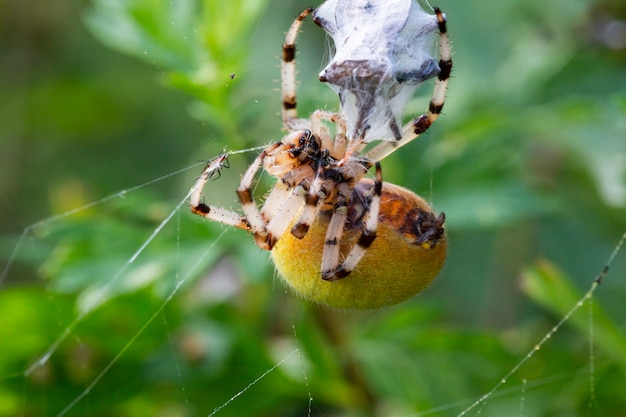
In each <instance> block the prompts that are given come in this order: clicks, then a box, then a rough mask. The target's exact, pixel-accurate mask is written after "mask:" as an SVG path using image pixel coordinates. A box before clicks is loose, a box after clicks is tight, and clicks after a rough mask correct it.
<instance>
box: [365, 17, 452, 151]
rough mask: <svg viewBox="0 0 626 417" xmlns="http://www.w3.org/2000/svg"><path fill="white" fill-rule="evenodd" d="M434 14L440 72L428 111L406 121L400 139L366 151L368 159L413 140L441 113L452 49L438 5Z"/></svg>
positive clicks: (449, 71) (449, 70)
mask: <svg viewBox="0 0 626 417" xmlns="http://www.w3.org/2000/svg"><path fill="white" fill-rule="evenodd" d="M435 14H436V16H437V21H438V23H439V68H440V72H439V76H438V77H437V80H436V81H435V90H434V91H433V97H432V99H431V100H430V104H429V106H428V112H427V113H426V114H422V115H421V116H419V117H417V118H416V119H414V120H413V121H411V122H409V123H407V124H406V125H405V126H404V127H403V128H402V138H401V139H400V140H397V141H388V142H383V143H381V144H380V145H378V146H376V147H374V148H372V149H371V150H370V151H369V152H367V154H366V155H365V157H366V158H368V159H370V160H374V161H380V160H381V159H383V158H385V157H386V156H387V155H389V154H391V153H393V152H394V151H395V150H396V149H398V148H400V147H401V146H404V145H406V144H407V143H409V142H411V141H413V140H415V139H416V138H418V137H419V136H420V135H421V134H422V133H424V132H425V131H426V130H428V128H429V127H430V126H431V125H432V124H433V123H435V121H436V120H437V118H438V117H439V114H441V110H442V109H443V105H444V101H445V97H446V89H447V88H448V79H449V78H450V73H451V72H452V51H451V48H450V40H449V39H448V31H447V28H446V19H445V17H444V16H443V13H442V12H441V10H440V9H439V8H438V7H435Z"/></svg>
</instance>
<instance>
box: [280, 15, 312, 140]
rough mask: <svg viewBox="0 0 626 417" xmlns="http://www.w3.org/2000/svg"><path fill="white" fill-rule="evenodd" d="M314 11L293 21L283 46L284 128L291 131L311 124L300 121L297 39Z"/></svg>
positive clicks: (304, 120)
mask: <svg viewBox="0 0 626 417" xmlns="http://www.w3.org/2000/svg"><path fill="white" fill-rule="evenodd" d="M312 11H313V8H308V9H305V10H304V11H302V13H300V14H299V15H298V17H296V20H294V21H293V23H292V24H291V26H290V27H289V30H288V31H287V36H286V37H285V43H284V44H283V57H282V61H281V86H282V96H283V109H282V118H283V125H284V127H285V128H286V129H287V130H289V131H291V130H304V129H308V126H309V122H308V120H306V119H298V111H297V109H296V107H297V100H296V38H297V37H298V31H299V30H300V26H301V25H302V21H303V20H304V19H305V18H306V17H307V16H308V15H309V14H310V13H311V12H312Z"/></svg>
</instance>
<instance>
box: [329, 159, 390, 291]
mask: <svg viewBox="0 0 626 417" xmlns="http://www.w3.org/2000/svg"><path fill="white" fill-rule="evenodd" d="M382 191H383V174H382V169H381V167H380V163H379V162H376V180H375V181H374V192H373V195H372V201H371V203H370V205H369V209H368V212H367V218H366V219H367V220H366V221H365V224H364V225H363V230H362V231H361V235H360V236H359V239H358V240H357V242H356V244H355V245H354V246H353V247H352V249H351V250H350V253H348V256H347V257H346V259H345V260H344V261H343V263H341V264H340V265H339V266H337V268H336V270H335V275H334V279H340V278H345V277H346V276H348V275H349V274H350V272H352V271H353V270H354V268H355V267H356V266H357V265H358V263H359V261H360V260H361V258H363V255H365V253H366V252H367V250H368V249H369V247H370V246H371V245H372V243H373V242H374V239H376V229H377V228H378V212H379V210H380V196H381V194H382Z"/></svg>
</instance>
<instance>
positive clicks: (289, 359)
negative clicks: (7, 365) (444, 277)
mask: <svg viewBox="0 0 626 417" xmlns="http://www.w3.org/2000/svg"><path fill="white" fill-rule="evenodd" d="M258 150H259V148H250V149H245V150H241V151H237V152H233V154H236V153H246V152H253V151H258ZM192 168H196V169H197V168H198V164H194V165H191V166H189V167H185V168H183V169H181V170H178V171H175V172H172V173H170V174H167V175H164V176H162V177H159V178H156V179H154V180H151V181H148V182H145V183H143V184H140V185H138V186H135V187H131V188H128V189H125V190H122V191H120V192H118V193H115V194H112V195H110V196H107V197H104V198H102V199H100V200H97V201H94V202H91V203H89V204H87V205H85V206H82V207H79V208H77V209H74V210H70V211H68V212H66V213H63V214H62V215H59V216H52V217H49V218H47V219H43V220H41V221H39V222H36V223H34V224H32V225H30V226H28V227H26V228H25V229H24V232H23V233H22V235H21V237H20V239H19V241H18V243H17V245H16V247H15V249H14V251H13V252H12V255H11V257H10V259H9V262H8V263H7V264H6V265H5V267H4V269H3V273H2V276H1V277H0V278H2V279H3V280H4V279H5V278H6V277H7V275H8V274H10V272H11V267H12V264H13V261H14V260H15V259H16V257H17V255H18V254H19V252H20V251H21V250H24V248H23V245H24V244H25V242H26V239H27V238H28V237H29V235H30V234H32V233H33V232H34V231H36V230H37V229H38V228H41V227H43V226H50V224H52V223H56V222H59V221H60V220H62V219H66V218H68V217H71V216H74V215H76V214H78V213H80V212H82V211H84V210H87V209H91V208H93V207H94V206H98V205H101V204H106V203H107V202H109V201H111V200H114V199H119V198H123V197H124V196H127V195H128V194H131V193H133V192H136V191H137V190H139V189H141V188H144V187H147V186H150V185H152V184H154V183H156V182H159V181H162V180H165V179H168V178H170V177H172V176H175V175H179V174H181V173H183V172H185V171H187V170H189V169H192ZM188 197H189V194H187V195H185V196H184V197H183V198H182V199H181V200H179V202H178V203H177V204H175V205H174V206H173V208H172V209H171V211H170V212H169V213H168V214H167V215H166V216H165V217H164V219H163V221H162V222H161V223H159V224H158V226H156V227H155V228H154V229H153V230H152V232H151V233H150V234H149V236H148V237H147V238H145V240H143V242H142V244H141V245H140V246H139V247H138V249H137V250H136V251H134V252H132V253H131V254H130V255H129V257H128V259H127V260H126V261H125V262H124V263H123V265H122V266H121V267H120V268H119V269H118V270H117V271H116V272H114V273H113V274H112V275H111V276H110V277H109V278H108V279H107V280H106V282H105V287H104V289H103V291H102V292H101V294H106V287H108V286H112V285H114V284H115V281H116V280H118V279H123V276H124V272H125V271H126V269H127V268H129V267H130V266H131V265H132V264H133V263H134V262H135V261H136V260H137V259H139V258H141V257H142V256H144V252H145V251H146V249H147V248H148V247H149V246H150V244H151V243H152V242H153V240H154V239H155V238H157V237H158V236H159V234H161V233H162V231H163V230H164V228H165V227H166V226H168V225H170V224H172V223H174V224H173V226H175V227H176V230H177V233H176V239H177V240H176V251H177V253H178V252H179V251H180V240H181V239H184V238H185V236H184V235H182V232H181V228H180V211H181V208H182V207H183V206H184V204H185V203H186V202H187V199H188ZM176 218H177V219H178V221H174V219H176ZM226 231H227V230H224V231H222V233H221V234H220V235H219V236H218V237H217V238H216V239H215V240H214V241H213V242H210V243H207V245H206V247H205V248H203V251H202V252H201V253H200V255H199V256H198V258H197V259H196V261H195V262H194V263H192V264H191V265H187V266H186V268H182V265H180V264H179V265H178V266H177V271H176V273H175V285H174V287H173V288H172V289H171V291H169V293H168V294H167V295H166V296H165V297H164V299H163V300H162V302H161V303H160V304H159V305H157V306H156V308H155V309H154V310H153V311H151V312H150V314H149V317H148V318H147V319H145V320H144V321H143V322H142V323H141V325H140V327H139V328H138V329H137V330H136V331H135V332H134V333H133V334H132V335H131V336H130V337H128V339H127V341H126V342H125V344H124V345H123V347H121V348H120V349H119V350H118V351H117V353H116V354H115V356H114V357H113V358H112V359H111V360H110V361H108V362H107V363H106V364H104V366H102V368H101V369H100V370H99V371H98V372H97V373H96V374H95V376H93V378H92V379H91V380H90V381H89V382H88V383H87V384H86V385H85V386H84V388H82V390H81V391H80V392H79V393H77V394H76V395H75V397H74V398H73V400H72V401H70V402H69V403H67V404H65V405H64V407H63V408H62V409H61V410H60V411H58V410H49V411H50V413H51V415H55V416H65V415H68V414H70V413H71V412H72V411H73V410H74V409H75V408H76V406H77V405H78V404H79V403H81V402H82V401H85V400H86V399H89V397H90V396H92V395H95V394H93V391H94V388H96V387H97V385H98V384H99V383H100V382H101V381H102V379H103V378H105V377H106V376H107V375H108V374H110V373H111V372H112V371H113V370H114V369H115V368H116V367H120V366H121V365H120V360H121V359H122V358H123V357H124V355H125V354H127V351H128V350H129V348H131V347H132V346H133V345H135V344H137V343H139V342H138V341H139V340H140V339H141V337H142V335H143V334H144V332H145V331H146V329H147V328H148V327H150V326H151V325H153V324H154V322H155V321H156V319H158V318H162V320H163V324H164V327H165V328H166V336H165V337H166V338H167V339H168V341H169V344H170V347H171V349H172V353H171V356H172V358H173V361H174V362H175V363H176V367H177V371H176V372H177V374H178V375H179V376H180V375H181V371H180V369H179V365H178V363H177V353H176V352H175V348H174V345H173V340H174V339H173V337H172V336H171V335H170V334H169V330H167V329H169V328H170V325H168V323H167V319H166V314H165V313H164V309H165V308H166V307H167V305H168V304H170V303H171V302H172V300H173V299H174V298H175V297H177V296H178V294H179V292H180V290H181V288H183V287H184V286H185V285H188V284H189V282H190V281H191V279H192V277H193V276H194V275H197V273H198V269H199V268H201V267H202V266H203V263H202V260H203V259H206V257H207V256H209V254H210V253H211V252H212V251H215V249H216V246H217V245H219V244H220V242H221V240H222V238H223V236H224V234H225V233H226ZM625 239H626V233H625V234H624V235H623V236H622V238H621V239H620V241H619V242H618V243H617V245H616V246H615V248H614V250H613V252H612V253H611V255H610V256H609V259H608V261H607V263H606V265H605V267H604V268H603V269H602V270H601V272H600V273H599V274H598V275H597V277H595V279H594V280H593V281H592V283H591V285H590V287H589V289H588V290H587V292H586V293H585V294H584V295H582V296H581V297H580V298H579V299H577V301H576V302H575V303H573V304H572V305H571V307H570V308H569V310H568V311H567V312H566V313H565V314H564V315H563V316H562V317H561V319H560V320H558V322H556V324H554V325H553V326H552V327H551V328H550V329H549V330H548V331H547V332H546V333H545V334H544V335H543V336H542V337H539V338H537V342H536V343H535V344H534V345H533V347H532V348H531V349H530V350H529V351H528V352H527V353H526V354H525V355H522V356H521V359H519V360H518V361H517V362H513V363H514V365H513V366H512V367H511V368H510V370H509V371H508V372H505V373H504V374H503V375H502V377H501V378H499V379H497V382H496V383H495V384H494V385H493V387H492V388H491V389H488V390H486V391H485V392H484V394H482V395H480V396H479V397H478V398H476V399H474V400H472V399H464V400H459V401H455V402H449V403H446V404H442V405H440V406H437V407H432V408H429V409H426V410H424V411H421V412H419V413H414V414H402V415H407V416H408V415H410V416H425V415H457V416H464V415H468V414H470V413H475V415H481V414H482V413H483V412H484V411H486V410H487V409H488V408H489V406H490V402H491V401H492V400H494V399H497V398H499V397H505V396H510V395H517V396H519V409H520V410H519V414H520V415H526V414H525V411H524V410H525V408H524V407H525V401H526V396H527V392H528V391H529V390H531V389H533V388H536V387H542V386H546V385H550V384H555V383H560V382H563V381H564V380H567V379H568V378H571V377H572V374H571V373H570V372H564V373H562V374H560V375H559V374H556V375H555V374H552V375H546V376H541V377H538V378H534V379H530V380H528V379H526V378H525V377H524V378H522V383H521V385H518V386H509V381H510V380H511V379H512V377H513V376H514V375H516V374H519V373H520V371H521V370H522V368H523V367H524V366H525V365H527V363H528V362H530V361H531V360H532V358H533V357H534V356H536V355H539V354H540V352H541V350H542V349H543V348H544V346H545V345H547V344H549V343H550V341H551V340H552V339H553V338H554V337H555V336H556V334H557V333H558V332H559V331H560V330H561V329H562V327H563V326H564V325H565V324H566V323H567V322H568V321H570V320H571V319H572V317H573V316H574V315H575V313H577V312H578V311H579V310H580V309H581V308H583V307H584V306H585V305H587V306H588V313H587V314H588V329H589V330H588V332H589V340H588V343H589V353H588V355H589V368H588V370H587V373H588V378H589V393H588V396H589V403H590V409H595V408H596V407H598V405H597V404H596V403H595V389H596V381H595V374H596V366H597V365H596V354H595V351H594V320H595V319H594V314H593V312H594V307H593V296H594V294H595V292H596V290H597V289H598V287H599V285H600V284H601V283H602V282H603V281H604V280H605V277H606V276H607V274H608V273H609V267H610V265H611V264H612V263H613V260H614V259H615V257H616V256H617V254H618V253H619V251H620V249H621V246H622V244H623V242H624V240H625ZM180 261H181V260H180V259H178V262H180ZM182 269H185V271H184V272H182V273H181V272H180V270H182ZM91 302H93V303H94V306H95V307H94V309H106V308H107V303H103V302H100V300H92V301H91ZM90 314H92V310H89V309H85V308H83V309H82V310H81V311H80V312H79V313H77V314H76V315H75V317H74V318H73V320H72V321H71V322H70V323H69V324H66V325H65V328H64V330H63V331H62V332H61V333H60V334H59V335H58V337H57V338H56V340H54V341H53V342H52V343H51V344H50V345H49V347H48V348H47V349H46V350H45V352H43V353H42V354H41V355H40V357H39V358H38V359H37V360H36V361H34V362H33V363H32V365H30V366H29V367H28V368H26V369H23V370H21V371H14V372H10V371H9V372H5V374H4V375H2V376H0V378H1V379H2V380H5V381H6V380H15V379H24V380H26V379H28V378H31V377H32V376H33V375H34V374H36V373H37V372H38V371H40V370H41V369H42V368H43V367H45V366H46V365H47V363H48V362H49V361H50V359H51V358H52V357H53V356H54V355H57V354H58V349H59V347H60V346H61V345H62V344H63V343H64V342H65V341H66V340H67V339H68V338H71V337H73V336H74V335H75V333H76V329H77V327H79V326H80V325H81V324H82V323H83V322H84V321H85V320H87V318H88V316H89V315H90ZM291 327H292V335H291V342H290V346H291V347H290V348H287V349H286V351H283V353H281V354H280V356H279V357H278V358H276V359H275V361H274V363H273V364H272V365H271V366H269V367H268V368H267V369H265V370H264V371H263V372H261V373H260V374H259V375H258V376H257V377H255V378H253V379H252V380H251V381H250V382H249V383H248V384H246V385H245V386H242V387H241V388H240V389H239V390H234V391H232V395H231V396H230V397H229V398H228V399H227V400H226V401H224V402H223V403H222V404H221V405H219V406H217V407H216V408H215V409H214V410H212V411H210V412H208V411H206V410H201V411H199V414H200V415H209V416H214V415H228V414H229V412H228V407H229V406H230V405H231V404H232V403H233V402H236V401H245V399H244V398H245V394H246V393H247V392H248V391H251V390H254V389H256V387H257V386H258V385H259V383H261V382H262V381H263V380H264V379H266V378H268V376H269V375H271V374H272V373H274V372H277V371H278V370H279V369H280V370H282V371H283V372H287V370H286V369H284V368H293V369H299V371H296V375H298V374H299V377H298V378H299V379H300V380H301V383H302V384H303V386H304V389H305V391H306V394H305V395H304V397H305V398H308V404H307V405H306V407H305V409H306V410H307V416H311V415H316V413H315V412H314V407H313V406H314V405H315V404H316V401H315V398H316V393H315V392H314V391H312V390H311V387H310V385H309V376H308V371H307V368H308V367H310V366H311V363H310V360H309V359H305V358H304V356H303V355H304V353H303V350H302V347H300V346H299V344H300V341H299V335H298V333H304V332H306V331H307V329H305V328H300V329H299V330H297V326H296V325H295V324H294V323H292V324H291ZM9 343H10V341H9ZM180 389H181V391H182V392H183V395H184V393H185V386H184V385H183V386H181V387H180ZM185 402H186V407H187V409H188V410H191V409H192V408H193V404H190V403H189V398H187V397H185ZM458 410H461V411H458ZM189 413H190V414H194V413H193V412H191V411H189Z"/></svg>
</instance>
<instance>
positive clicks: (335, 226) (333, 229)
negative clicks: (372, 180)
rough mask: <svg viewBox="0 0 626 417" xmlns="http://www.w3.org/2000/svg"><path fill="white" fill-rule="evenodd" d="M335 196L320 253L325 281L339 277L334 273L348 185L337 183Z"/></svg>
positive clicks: (348, 190)
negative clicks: (322, 248)
mask: <svg viewBox="0 0 626 417" xmlns="http://www.w3.org/2000/svg"><path fill="white" fill-rule="evenodd" d="M337 188H338V190H337V197H336V199H335V206H334V208H333V214H332V216H331V218H330V223H329V224H328V229H327V230H326V238H325V240H324V251H323V253H322V279H324V280H326V281H336V280H337V279H339V277H337V276H336V275H335V272H336V271H337V266H338V265H339V256H340V251H339V250H340V247H339V245H340V244H341V237H342V235H343V228H344V226H345V223H346V218H347V217H348V199H347V197H346V196H347V195H348V193H349V192H350V187H349V186H348V184H346V183H340V184H338V185H337Z"/></svg>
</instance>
